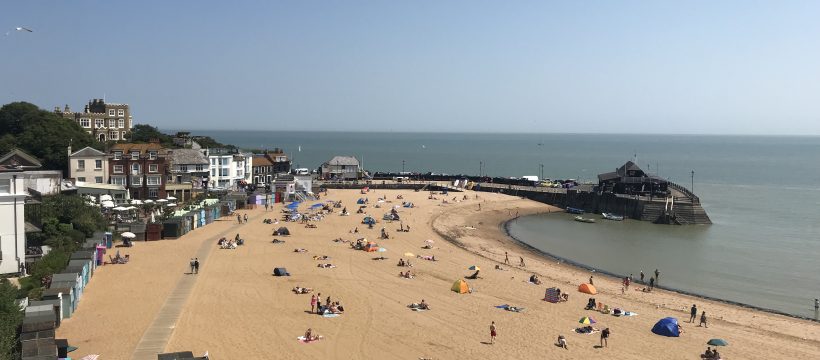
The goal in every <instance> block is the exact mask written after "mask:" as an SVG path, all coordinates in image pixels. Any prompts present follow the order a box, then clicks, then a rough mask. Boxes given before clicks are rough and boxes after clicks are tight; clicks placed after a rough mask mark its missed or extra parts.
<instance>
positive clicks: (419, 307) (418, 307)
mask: <svg viewBox="0 0 820 360" xmlns="http://www.w3.org/2000/svg"><path fill="white" fill-rule="evenodd" d="M407 307H409V308H411V309H413V310H430V305H428V304H427V303H426V302H425V301H424V299H421V302H420V303H412V304H410V305H407Z"/></svg>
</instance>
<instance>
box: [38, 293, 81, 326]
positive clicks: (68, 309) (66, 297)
mask: <svg viewBox="0 0 820 360" xmlns="http://www.w3.org/2000/svg"><path fill="white" fill-rule="evenodd" d="M73 297H74V290H73V289H72V288H57V287H51V288H48V289H45V290H43V295H42V299H43V300H59V301H60V311H61V312H62V317H63V319H67V318H70V317H71V314H73V313H74V307H73Z"/></svg>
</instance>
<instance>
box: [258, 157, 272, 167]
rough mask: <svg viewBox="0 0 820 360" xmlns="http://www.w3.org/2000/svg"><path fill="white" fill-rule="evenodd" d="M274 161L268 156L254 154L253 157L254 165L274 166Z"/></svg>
mask: <svg viewBox="0 0 820 360" xmlns="http://www.w3.org/2000/svg"><path fill="white" fill-rule="evenodd" d="M272 165H273V162H271V161H270V159H268V157H267V156H264V155H262V156H254V157H253V166H272Z"/></svg>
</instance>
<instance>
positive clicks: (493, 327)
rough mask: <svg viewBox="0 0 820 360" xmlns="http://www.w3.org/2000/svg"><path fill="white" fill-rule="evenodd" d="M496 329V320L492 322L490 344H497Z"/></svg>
mask: <svg viewBox="0 0 820 360" xmlns="http://www.w3.org/2000/svg"><path fill="white" fill-rule="evenodd" d="M495 331H496V329H495V321H493V322H492V324H490V344H495V336H496V335H497V333H496V332H495Z"/></svg>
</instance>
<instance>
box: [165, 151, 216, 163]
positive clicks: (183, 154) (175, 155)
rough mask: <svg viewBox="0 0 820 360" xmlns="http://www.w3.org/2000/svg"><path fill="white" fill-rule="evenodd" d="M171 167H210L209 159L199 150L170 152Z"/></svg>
mask: <svg viewBox="0 0 820 360" xmlns="http://www.w3.org/2000/svg"><path fill="white" fill-rule="evenodd" d="M168 158H169V159H170V162H171V165H174V164H179V165H208V164H209V163H208V158H207V157H205V155H204V154H202V152H201V151H199V150H194V149H174V150H169V151H168Z"/></svg>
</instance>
